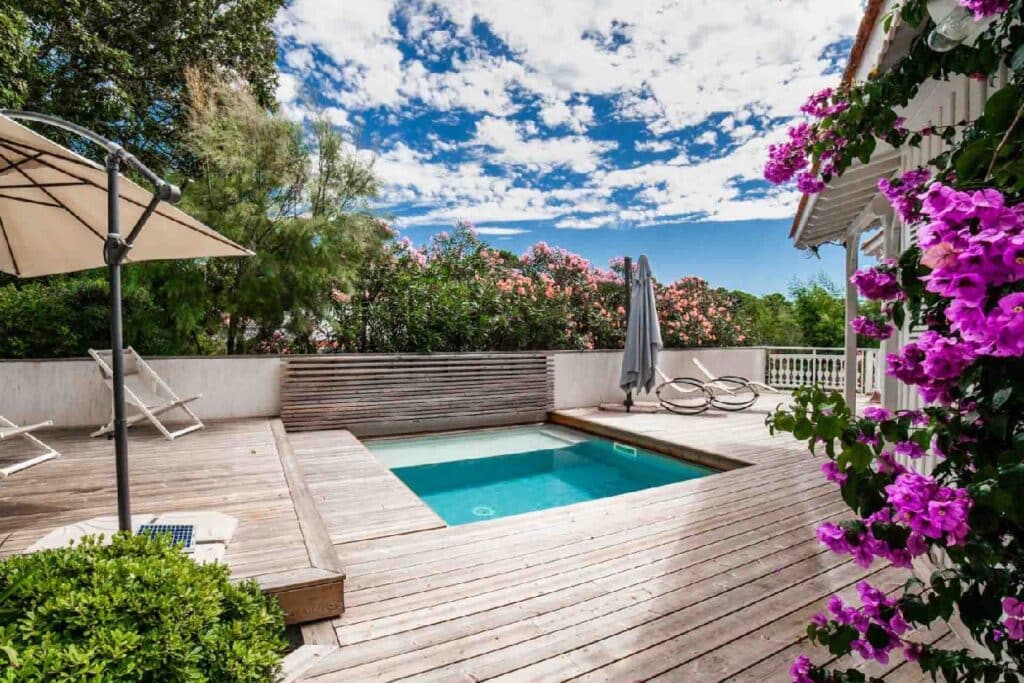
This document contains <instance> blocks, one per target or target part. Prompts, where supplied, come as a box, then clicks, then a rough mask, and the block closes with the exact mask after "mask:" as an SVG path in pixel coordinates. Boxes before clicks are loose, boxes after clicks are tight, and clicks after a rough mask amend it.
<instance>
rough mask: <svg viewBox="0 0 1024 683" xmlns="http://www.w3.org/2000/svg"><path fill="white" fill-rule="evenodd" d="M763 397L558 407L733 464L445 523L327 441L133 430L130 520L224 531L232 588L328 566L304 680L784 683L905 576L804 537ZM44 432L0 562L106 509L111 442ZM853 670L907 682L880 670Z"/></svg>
mask: <svg viewBox="0 0 1024 683" xmlns="http://www.w3.org/2000/svg"><path fill="white" fill-rule="evenodd" d="M777 401H778V397H775V398H766V399H762V401H761V403H760V404H759V405H758V406H756V407H755V410H752V411H749V412H746V413H739V414H728V415H726V414H721V413H709V414H706V415H703V416H696V417H683V416H675V415H667V414H655V415H645V414H632V415H624V414H618V413H601V412H599V411H596V410H589V409H581V410H571V411H562V412H559V413H556V414H555V415H554V416H553V419H554V420H556V421H560V422H564V423H569V424H576V425H577V426H580V425H583V426H586V428H588V429H590V430H592V431H597V432H601V433H604V434H605V435H609V436H613V437H614V436H620V437H622V438H624V440H629V441H632V442H635V443H638V444H640V445H647V446H655V447H659V448H664V449H666V450H668V451H670V452H673V453H676V454H685V455H688V456H689V457H692V458H694V459H696V460H702V461H704V462H717V463H719V464H722V465H725V466H728V467H733V469H729V470H728V471H725V472H722V473H721V474H716V475H713V476H709V477H705V478H702V479H697V480H693V481H689V482H684V483H680V484H674V485H669V486H663V487H659V488H654V489H648V490H645V491H638V492H635V493H630V494H626V495H622V496H617V497H613V498H606V499H601V500H597V501H592V502H587V503H581V504H577V505H572V506H568V507H563V508H556V509H550V510H543V511H540V512H534V513H530V514H525V515H520V516H514V517H507V518H503V519H497V520H493V521H488V522H481V523H477V524H470V525H464V526H459V527H446V526H444V525H443V523H442V522H441V520H440V519H438V517H437V516H436V515H435V514H434V513H433V512H432V511H430V509H429V508H427V507H426V505H425V504H423V503H422V502H421V501H420V500H419V499H418V498H417V497H416V496H414V495H413V494H412V493H411V492H409V491H408V490H407V489H406V488H405V487H404V486H403V485H402V484H401V482H399V481H398V480H397V479H396V478H395V477H394V476H393V475H392V474H391V473H390V472H389V471H388V470H387V468H385V467H384V466H383V465H381V464H380V463H378V462H377V461H376V460H375V459H374V458H373V456H372V455H371V454H370V453H369V451H367V450H366V449H365V447H364V446H363V445H362V444H361V443H360V442H359V441H358V440H357V439H356V438H355V437H353V436H352V435H351V434H349V433H348V432H345V431H321V432H305V433H301V434H295V433H291V434H284V433H283V431H282V429H281V425H280V423H278V422H275V421H269V420H246V421H235V422H229V423H220V424H213V425H210V426H209V428H208V429H206V430H204V431H201V432H198V433H196V434H193V435H189V436H188V437H186V438H185V439H182V440H180V441H175V442H167V441H164V440H163V439H161V438H159V437H158V435H156V434H155V433H154V432H150V431H147V430H145V429H139V430H133V431H132V437H131V462H132V487H133V488H132V493H133V504H134V511H136V512H168V511H174V510H196V509H215V510H219V511H221V512H224V513H226V514H229V515H232V516H235V517H237V518H238V520H239V523H240V524H239V528H238V531H237V532H236V533H235V536H234V537H233V538H232V541H231V543H230V544H229V548H228V554H227V557H226V561H227V563H228V564H229V565H230V566H231V568H232V571H233V573H234V575H235V576H257V577H267V576H289V575H290V576H292V577H296V576H298V575H299V574H297V573H301V572H313V571H314V570H317V569H320V570H321V571H325V572H329V573H334V574H335V575H340V567H342V566H344V571H345V574H346V577H345V603H346V605H345V608H346V609H345V612H344V614H342V616H341V617H340V618H338V619H335V620H334V621H333V622H321V624H320V625H318V626H310V627H308V628H306V629H304V635H306V636H307V642H310V641H312V642H320V643H329V644H330V647H327V648H325V649H324V650H323V651H324V652H325V653H326V652H331V653H330V654H325V655H324V656H322V657H321V658H320V659H319V660H318V661H317V662H316V663H315V664H314V666H313V668H312V669H310V670H309V672H307V676H308V677H309V678H310V679H315V680H323V681H328V680H338V681H370V680H397V679H408V680H422V681H479V680H484V679H500V680H517V681H560V680H569V679H585V680H610V681H634V680H649V679H658V680H665V681H717V680H742V681H766V680H788V674H787V671H788V668H789V666H790V664H791V662H792V660H793V659H794V658H795V657H796V656H797V655H798V654H800V653H804V652H806V653H808V654H811V655H812V657H813V658H814V659H816V660H817V661H819V662H826V661H828V660H829V656H828V654H827V653H825V652H823V651H821V650H819V649H817V648H813V647H810V646H809V645H808V643H806V641H805V638H804V636H805V633H806V624H807V621H808V619H809V618H810V616H811V615H812V614H813V613H815V612H816V611H820V610H821V609H822V608H823V607H824V603H825V600H826V599H827V597H828V596H829V595H830V594H831V593H832V592H835V591H839V592H840V593H843V594H846V595H851V594H853V592H854V584H855V583H856V582H857V581H859V580H860V579H862V578H869V580H871V581H872V582H873V583H875V584H877V585H880V586H884V587H885V588H887V589H891V590H894V589H895V588H896V587H897V586H898V585H899V584H900V583H901V582H902V581H903V580H904V579H905V578H906V574H905V573H904V572H902V571H898V570H894V569H891V568H886V567H881V566H878V567H874V568H872V569H871V570H863V569H860V568H859V567H857V566H855V565H853V564H852V563H850V562H848V561H845V560H844V558H842V557H839V556H837V555H834V554H832V553H829V552H827V551H826V550H825V549H824V548H822V547H821V546H820V545H819V544H818V543H817V541H816V539H815V537H814V530H815V528H816V527H817V525H818V524H820V523H821V522H822V521H823V520H826V519H840V518H843V517H846V516H848V515H849V511H848V510H847V508H846V506H845V505H844V504H843V503H842V501H841V500H840V499H839V496H838V494H837V491H836V489H835V487H834V486H833V485H831V484H829V483H828V482H826V481H825V480H824V479H823V478H822V476H821V474H820V472H819V469H818V468H819V464H820V462H819V461H815V460H814V459H812V458H811V457H810V456H809V455H808V453H807V452H806V450H805V448H804V446H803V445H802V444H799V443H797V442H796V441H794V440H793V439H791V438H789V437H787V436H780V437H778V438H772V437H771V436H769V434H768V432H767V430H766V428H765V427H764V424H763V420H764V416H765V414H766V412H767V411H768V410H770V409H771V408H772V407H773V406H774V404H775V403H776V402H777ZM627 435H628V439H626V438H625V437H626V436H627ZM275 437H276V438H275ZM46 438H47V439H48V440H50V441H52V442H53V444H54V445H55V446H57V447H58V448H59V449H60V450H61V451H63V452H64V454H65V456H64V457H63V458H61V459H59V460H55V461H52V462H49V463H45V464H43V465H40V466H38V467H36V468H33V469H30V470H26V471H25V472H22V473H19V474H17V475H15V476H12V477H11V478H9V479H7V480H3V481H0V555H2V554H10V553H13V552H18V551H21V550H22V549H24V548H26V547H28V546H29V545H30V544H31V543H32V542H33V541H35V540H36V539H37V538H39V537H40V536H42V535H43V534H44V533H45V532H46V531H48V530H49V529H51V528H53V527H56V526H59V525H63V524H68V523H71V522H74V521H77V520H81V519H83V518H88V517H94V516H100V515H113V514H114V513H115V508H114V500H115V496H114V490H113V484H112V482H113V480H114V477H113V456H112V446H111V443H110V442H109V441H107V440H104V439H89V438H88V437H87V436H85V435H84V434H83V433H80V432H75V433H69V432H52V433H49V434H47V435H46ZM3 457H4V456H3V453H2V452H0V462H2V460H3ZM311 510H312V512H311ZM5 539H6V540H5ZM332 543H333V545H332ZM324 600H329V599H328V598H324ZM919 637H920V638H922V639H924V640H928V641H936V640H941V639H948V638H950V636H949V634H948V633H946V632H942V631H940V632H935V633H924V634H920V636H919ZM337 644H340V645H341V647H340V648H337V649H335V646H336V645H337ZM859 663H860V662H859V660H858V661H854V662H852V663H851V664H853V665H856V664H859ZM843 664H844V665H845V663H843ZM860 664H862V663H860ZM869 669H870V670H871V672H872V673H873V674H876V675H880V674H885V675H886V678H887V679H891V680H897V681H917V680H920V675H919V672H918V670H917V669H916V667H915V666H914V665H907V664H904V663H903V662H902V660H901V658H900V657H899V656H894V657H893V662H892V665H891V666H890V667H869Z"/></svg>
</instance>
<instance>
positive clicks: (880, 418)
mask: <svg viewBox="0 0 1024 683" xmlns="http://www.w3.org/2000/svg"><path fill="white" fill-rule="evenodd" d="M864 417H866V418H867V419H869V420H874V421H875V422H884V421H886V420H891V419H892V413H891V412H890V411H888V410H886V409H885V408H882V407H881V406H868V407H866V408H865V409H864Z"/></svg>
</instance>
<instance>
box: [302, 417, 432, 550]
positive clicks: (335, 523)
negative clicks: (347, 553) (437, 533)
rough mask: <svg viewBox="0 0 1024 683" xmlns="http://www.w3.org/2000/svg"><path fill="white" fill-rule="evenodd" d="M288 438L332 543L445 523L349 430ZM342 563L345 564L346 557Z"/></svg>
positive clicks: (394, 533) (370, 538)
mask: <svg viewBox="0 0 1024 683" xmlns="http://www.w3.org/2000/svg"><path fill="white" fill-rule="evenodd" d="M288 440H289V442H290V443H291V445H292V449H293V451H294V453H295V457H296V459H297V460H298V462H299V464H300V465H301V466H302V470H303V473H304V477H305V480H306V483H307V484H308V486H309V490H310V491H311V493H312V495H313V499H314V501H315V502H316V504H317V506H318V508H319V510H320V513H321V516H322V517H323V520H324V523H325V524H326V526H327V531H328V533H329V534H330V536H331V541H332V542H333V543H335V544H338V543H346V542H352V541H365V540H376V539H381V538H388V537H392V536H400V535H402V534H409V533H412V532H415V531H425V530H428V529H440V528H444V526H445V524H444V521H442V520H441V518H440V517H438V516H437V514H435V513H434V511H433V510H431V509H430V508H429V507H428V506H427V505H426V504H425V503H424V502H423V501H421V500H420V499H419V498H418V497H417V496H416V494H414V493H413V492H412V491H410V490H409V489H408V488H406V486H405V484H403V483H402V482H401V480H400V479H398V477H396V476H395V475H394V474H392V473H391V471H390V470H389V469H388V468H387V467H385V466H384V465H382V464H381V463H380V462H379V461H378V460H377V459H376V458H374V457H373V455H372V454H371V453H370V451H369V450H367V448H366V446H364V445H363V444H362V443H361V442H360V441H359V440H358V439H356V438H355V437H354V436H353V435H352V434H351V433H350V432H347V431H344V430H329V431H313V432H299V433H292V434H289V435H288ZM343 564H345V566H346V568H347V567H348V564H347V561H346V560H345V558H343Z"/></svg>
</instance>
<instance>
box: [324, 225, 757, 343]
mask: <svg viewBox="0 0 1024 683" xmlns="http://www.w3.org/2000/svg"><path fill="white" fill-rule="evenodd" d="M622 275H623V270H622V260H621V259H618V260H617V261H615V262H613V264H612V267H611V268H610V269H604V268H596V267H594V266H592V265H591V264H590V263H589V262H588V261H587V260H586V259H584V258H582V257H581V256H579V255H578V254H574V253H572V252H569V251H566V250H564V249H559V248H555V247H550V246H548V245H547V244H545V243H543V242H541V243H538V244H535V245H533V246H532V247H531V248H530V249H528V250H527V251H526V253H525V254H522V255H518V256H517V255H516V254H512V253H510V252H507V251H499V250H496V249H493V248H491V247H488V246H487V245H486V244H484V243H482V242H481V241H480V240H479V239H478V238H477V237H476V235H475V234H474V232H473V229H472V226H470V225H468V224H465V223H463V224H459V225H457V226H456V228H455V230H454V231H453V232H452V233H451V234H447V233H442V234H439V235H438V236H435V238H434V239H433V240H432V241H431V243H430V245H428V246H427V247H426V248H425V249H418V248H416V247H415V246H414V245H413V244H412V243H411V242H409V241H408V240H407V239H406V240H397V239H393V240H391V241H390V242H389V243H388V244H387V245H386V247H385V249H384V250H383V251H382V252H381V253H379V254H376V255H374V256H373V257H372V258H369V259H368V260H366V261H365V262H364V263H363V264H362V266H361V267H360V269H359V273H358V276H357V278H356V280H355V283H354V291H353V292H352V294H351V295H349V294H348V293H345V292H342V291H337V292H335V300H336V305H335V313H334V317H333V325H332V332H331V334H330V336H329V338H328V339H326V340H325V342H324V345H323V346H324V348H325V349H327V350H334V351H386V352H394V351H473V350H524V349H594V348H621V347H622V343H623V335H624V333H625V329H624V322H625V306H626V292H625V287H624V285H623V280H622ZM655 298H656V302H657V306H658V314H659V318H660V322H661V326H662V336H663V339H664V342H665V345H666V346H668V347H694V346H733V345H738V344H743V343H747V341H746V339H747V337H746V332H745V330H744V329H743V327H742V325H741V324H740V323H739V322H738V321H737V320H735V319H734V318H733V313H732V311H733V309H734V307H735V301H734V299H733V297H732V296H731V295H730V294H728V293H727V292H725V291H724V290H716V289H712V288H710V287H709V286H708V285H707V283H706V282H704V281H703V280H701V279H700V278H695V277H686V278H681V279H679V280H677V281H676V282H673V283H668V284H662V283H658V282H656V283H655Z"/></svg>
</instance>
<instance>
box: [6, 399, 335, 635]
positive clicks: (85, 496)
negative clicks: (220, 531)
mask: <svg viewBox="0 0 1024 683" xmlns="http://www.w3.org/2000/svg"><path fill="white" fill-rule="evenodd" d="M277 431H278V432H279V434H280V435H281V436H283V435H284V432H283V430H281V429H280V427H279V424H278V425H277ZM274 432H275V428H274V425H273V424H272V421H271V420H266V419H254V420H239V421H232V422H221V423H213V424H210V425H208V426H207V428H206V429H204V430H201V431H198V432H195V433H192V434H189V435H188V436H186V437H183V438H181V439H178V440H175V441H167V440H165V439H164V438H163V437H162V436H161V435H160V434H159V433H157V432H156V431H155V430H153V429H150V428H148V427H135V428H132V429H131V430H130V432H129V434H130V436H129V462H130V467H129V471H130V475H131V500H132V513H133V514H143V513H152V514H160V513H168V512H180V511H200V510H215V511H218V512H222V513H224V514H227V515H231V516H232V517H235V518H236V519H237V520H238V528H237V530H236V531H235V533H234V535H233V536H232V537H231V540H230V542H229V543H228V547H227V554H226V556H225V557H224V562H226V563H227V565H228V566H229V567H230V568H231V572H232V576H233V577H235V578H248V577H253V578H255V579H257V580H258V581H259V582H260V584H261V585H262V586H263V587H264V589H266V590H269V591H271V592H274V593H275V594H278V595H284V594H287V595H286V597H285V601H287V602H288V605H287V606H286V611H289V610H296V613H295V614H291V615H290V617H294V618H292V620H293V621H301V620H303V619H304V618H305V617H303V615H302V614H299V613H298V612H300V611H304V610H305V609H306V606H305V605H304V604H303V601H302V597H303V595H302V591H303V590H305V589H312V590H314V593H315V595H316V597H317V599H318V601H319V602H321V604H320V605H318V606H314V608H313V609H312V612H310V615H316V614H317V613H318V612H319V611H320V610H322V609H323V608H324V607H329V606H328V605H326V604H324V601H327V600H328V599H329V597H330V596H332V595H333V594H335V593H336V594H337V600H338V604H337V607H338V609H337V610H335V611H334V613H335V614H337V613H338V612H339V611H340V607H341V605H340V594H341V593H340V590H341V585H340V580H341V579H342V578H343V576H342V575H341V573H340V563H339V562H338V558H337V556H336V555H335V554H333V553H331V552H330V551H329V550H328V551H327V555H328V557H327V558H326V560H323V558H322V557H321V558H318V557H317V555H316V549H317V547H318V545H319V547H326V548H328V549H329V548H330V541H329V539H327V537H326V535H324V536H323V538H322V539H318V538H317V537H316V536H315V531H316V530H315V527H313V526H311V520H310V511H312V514H313V515H314V516H315V514H316V508H315V507H312V506H310V507H309V509H307V510H305V511H303V510H301V509H300V507H299V505H300V496H301V495H302V488H303V486H304V484H303V482H302V481H301V479H296V478H295V476H294V473H293V474H292V476H291V477H289V476H288V472H286V467H287V465H288V462H287V460H286V459H285V458H283V457H282V456H283V454H281V453H279V451H278V448H277V442H276V440H275V434H274ZM39 435H40V436H41V438H43V439H44V440H45V441H46V442H47V443H49V444H50V445H51V446H53V447H54V448H56V449H57V450H58V451H59V452H60V453H61V454H62V456H61V457H60V458H57V459H56V460H51V461H49V462H45V463H43V464H41V465H37V466H35V467H32V468H30V469H27V470H23V471H22V472H19V473H17V474H14V475H12V476H11V477H9V478H7V479H3V480H0V556H5V555H10V554H13V553H18V552H22V551H24V550H25V549H26V548H28V547H29V546H31V545H32V544H33V543H34V542H35V541H36V540H38V539H39V538H41V537H42V536H44V535H45V534H46V533H47V532H49V531H51V530H52V529H54V528H56V527H60V526H64V525H68V524H73V523H75V522H80V521H84V520H87V519H91V518H94V517H104V516H115V515H116V514H117V502H116V501H117V497H116V489H115V486H114V481H115V480H114V447H113V441H110V440H108V439H105V438H97V439H92V438H89V435H88V430H60V431H52V430H51V431H46V432H41V433H39ZM23 449H24V446H23V442H22V441H21V440H15V441H12V442H9V443H6V444H3V450H0V462H3V461H5V459H6V460H9V459H11V458H16V457H17V456H19V455H20V453H19V451H20V450H23ZM312 523H313V524H315V520H312ZM318 559H319V560H320V561H318ZM332 584H336V586H334V587H332V588H331V589H330V590H328V589H327V588H326V586H329V585H332ZM297 590H298V591H300V593H298V594H296V593H294V592H291V591H297ZM297 598H298V601H296V599H297Z"/></svg>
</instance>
